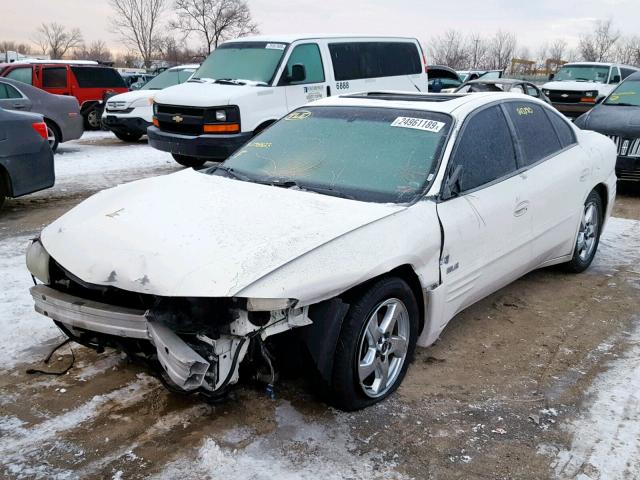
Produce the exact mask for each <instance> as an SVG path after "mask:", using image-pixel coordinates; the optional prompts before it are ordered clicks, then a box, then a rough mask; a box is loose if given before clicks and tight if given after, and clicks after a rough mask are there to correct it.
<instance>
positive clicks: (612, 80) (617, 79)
mask: <svg viewBox="0 0 640 480" xmlns="http://www.w3.org/2000/svg"><path fill="white" fill-rule="evenodd" d="M609 83H611V84H613V83H620V75H614V76H613V78H612V79H611V81H610V82H609Z"/></svg>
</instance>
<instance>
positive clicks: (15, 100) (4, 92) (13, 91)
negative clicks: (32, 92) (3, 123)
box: [0, 82, 31, 112]
mask: <svg viewBox="0 0 640 480" xmlns="http://www.w3.org/2000/svg"><path fill="white" fill-rule="evenodd" d="M0 107H1V108H4V109H6V110H19V111H22V112H28V111H29V110H31V100H29V99H28V98H27V97H25V96H24V95H22V93H20V92H19V91H18V89H17V88H15V87H14V86H13V85H9V84H8V83H4V82H0Z"/></svg>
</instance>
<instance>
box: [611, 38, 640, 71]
mask: <svg viewBox="0 0 640 480" xmlns="http://www.w3.org/2000/svg"><path fill="white" fill-rule="evenodd" d="M613 57H614V58H615V60H616V61H618V62H620V63H624V64H627V65H640V37H638V36H633V37H627V38H623V39H622V40H621V41H620V42H618V45H617V46H616V48H615V51H614V52H613Z"/></svg>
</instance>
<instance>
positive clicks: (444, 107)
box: [311, 90, 544, 115]
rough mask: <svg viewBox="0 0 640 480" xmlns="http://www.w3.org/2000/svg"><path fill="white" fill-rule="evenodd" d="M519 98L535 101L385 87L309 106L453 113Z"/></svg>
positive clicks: (514, 96)
mask: <svg viewBox="0 0 640 480" xmlns="http://www.w3.org/2000/svg"><path fill="white" fill-rule="evenodd" d="M523 98H526V99H527V100H531V101H536V102H537V101H538V100H537V99H535V98H534V97H530V96H527V95H522V94H518V93H497V92H486V93H485V92H479V93H463V94H460V93H422V92H416V93H413V92H401V91H395V90H393V91H388V90H387V91H378V92H363V93H356V94H345V95H340V96H333V97H326V98H323V99H321V100H317V101H315V102H313V103H312V104H311V105H313V106H352V107H358V106H363V107H380V108H396V109H411V110H425V111H430V112H439V113H445V114H450V115H453V114H454V112H456V111H458V110H460V111H463V110H464V111H466V110H474V109H476V108H478V107H481V106H482V105H485V104H488V103H493V102H496V101H499V100H508V99H523ZM540 103H544V102H540ZM463 114H464V112H463Z"/></svg>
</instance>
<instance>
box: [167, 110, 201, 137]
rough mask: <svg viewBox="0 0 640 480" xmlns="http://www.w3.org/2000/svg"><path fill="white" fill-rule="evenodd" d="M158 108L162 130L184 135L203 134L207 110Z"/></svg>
mask: <svg viewBox="0 0 640 480" xmlns="http://www.w3.org/2000/svg"><path fill="white" fill-rule="evenodd" d="M157 108H158V110H157V113H156V118H157V119H158V123H159V124H160V130H162V131H164V132H170V133H181V134H183V135H200V134H202V127H203V125H204V117H205V113H206V109H204V108H197V107H182V106H176V105H160V104H159V105H158V107H157Z"/></svg>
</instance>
